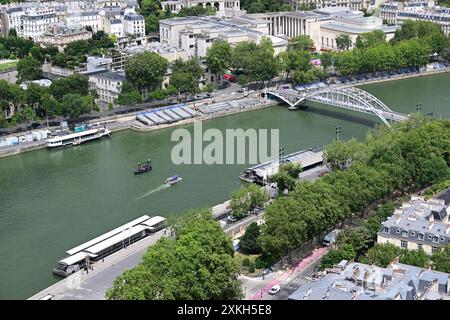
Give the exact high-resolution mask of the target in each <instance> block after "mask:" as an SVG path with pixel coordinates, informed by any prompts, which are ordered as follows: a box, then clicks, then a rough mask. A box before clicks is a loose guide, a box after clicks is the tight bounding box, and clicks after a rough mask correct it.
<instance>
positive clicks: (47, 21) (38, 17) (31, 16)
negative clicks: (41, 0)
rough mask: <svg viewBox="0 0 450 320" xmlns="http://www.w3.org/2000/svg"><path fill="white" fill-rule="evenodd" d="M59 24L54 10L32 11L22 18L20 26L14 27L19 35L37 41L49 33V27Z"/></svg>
mask: <svg viewBox="0 0 450 320" xmlns="http://www.w3.org/2000/svg"><path fill="white" fill-rule="evenodd" d="M57 22H58V19H57V17H56V12H55V10H54V9H46V8H40V9H32V10H30V11H28V12H27V13H25V14H23V15H21V16H20V25H19V26H14V28H15V29H16V31H17V35H19V36H21V37H24V38H32V39H33V40H37V39H38V38H39V37H40V36H42V35H43V34H44V33H45V32H46V31H47V29H48V27H49V26H52V25H53V24H55V23H57Z"/></svg>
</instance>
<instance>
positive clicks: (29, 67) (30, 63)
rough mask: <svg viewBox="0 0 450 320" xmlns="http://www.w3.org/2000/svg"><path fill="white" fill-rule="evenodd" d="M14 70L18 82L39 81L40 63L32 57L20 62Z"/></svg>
mask: <svg viewBox="0 0 450 320" xmlns="http://www.w3.org/2000/svg"><path fill="white" fill-rule="evenodd" d="M16 69H17V75H18V78H19V79H18V81H19V82H23V81H26V80H36V79H39V78H40V77H41V74H42V68H41V62H39V61H38V60H35V59H34V58H32V57H27V58H25V59H22V60H20V61H19V62H18V63H17V67H16Z"/></svg>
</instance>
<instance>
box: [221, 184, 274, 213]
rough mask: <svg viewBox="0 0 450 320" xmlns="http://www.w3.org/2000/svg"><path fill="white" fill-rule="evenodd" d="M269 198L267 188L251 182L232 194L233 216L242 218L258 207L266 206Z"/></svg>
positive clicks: (231, 206)
mask: <svg viewBox="0 0 450 320" xmlns="http://www.w3.org/2000/svg"><path fill="white" fill-rule="evenodd" d="M268 199H269V195H268V194H267V192H266V191H265V189H263V188H260V187H258V186H256V185H254V184H249V185H247V186H245V187H242V188H240V189H239V190H237V191H234V192H233V193H232V194H231V202H230V208H231V209H232V210H233V216H235V217H236V218H237V219H241V218H243V217H244V216H246V215H248V214H249V213H250V212H251V211H252V210H253V209H255V208H256V207H262V206H264V204H265V203H266V202H267V200H268Z"/></svg>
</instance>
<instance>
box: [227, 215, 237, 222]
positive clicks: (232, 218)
mask: <svg viewBox="0 0 450 320" xmlns="http://www.w3.org/2000/svg"><path fill="white" fill-rule="evenodd" d="M237 220H238V219H237V218H236V217H235V216H233V215H232V214H230V215H229V216H228V218H227V221H228V222H229V223H233V222H236V221H237Z"/></svg>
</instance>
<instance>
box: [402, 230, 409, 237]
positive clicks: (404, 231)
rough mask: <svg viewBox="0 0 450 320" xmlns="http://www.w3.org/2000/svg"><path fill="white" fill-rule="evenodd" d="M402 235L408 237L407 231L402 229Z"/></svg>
mask: <svg viewBox="0 0 450 320" xmlns="http://www.w3.org/2000/svg"><path fill="white" fill-rule="evenodd" d="M402 237H403V238H407V237H408V231H406V230H403V231H402Z"/></svg>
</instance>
